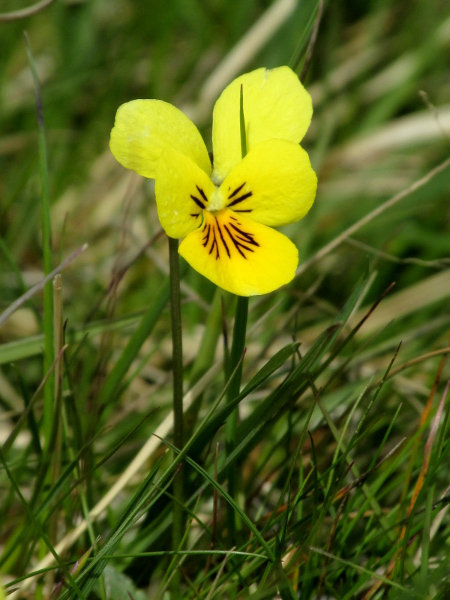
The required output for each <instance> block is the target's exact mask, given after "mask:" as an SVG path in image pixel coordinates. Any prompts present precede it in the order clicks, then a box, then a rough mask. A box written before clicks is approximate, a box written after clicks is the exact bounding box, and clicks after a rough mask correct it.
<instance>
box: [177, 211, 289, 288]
mask: <svg viewBox="0 0 450 600" xmlns="http://www.w3.org/2000/svg"><path fill="white" fill-rule="evenodd" d="M179 252H180V254H181V256H183V258H185V259H186V260H187V262H188V263H189V264H190V265H191V266H192V267H193V268H194V269H195V270H196V271H198V272H199V273H201V274H202V275H204V276H205V277H207V278H208V279H210V280H211V281H212V282H213V283H215V284H217V285H218V286H219V287H221V288H223V289H225V290H228V291H229V292H232V293H233V294H237V295H238V296H255V295H258V294H267V293H268V292H272V291H273V290H276V289H277V288H279V287H280V286H282V285H284V284H285V283H288V282H289V281H291V280H292V279H293V278H294V275H295V270H296V268H297V264H298V252H297V248H296V247H295V246H294V244H293V243H292V242H291V241H290V240H289V239H288V238H287V237H286V236H285V235H283V234H281V233H279V232H278V231H275V230H274V229H271V228H270V227H266V226H265V225H261V224H260V223H255V222H253V221H251V220H250V219H247V218H245V217H242V216H237V215H234V214H233V213H232V212H231V211H230V210H226V209H225V210H221V211H219V212H217V213H210V212H208V211H205V220H204V222H203V226H202V227H201V228H200V229H198V230H197V231H194V232H193V233H190V234H189V235H188V236H187V237H186V238H185V239H184V240H183V241H182V242H181V244H180V248H179Z"/></svg>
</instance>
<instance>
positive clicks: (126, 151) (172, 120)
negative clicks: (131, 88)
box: [109, 100, 211, 179]
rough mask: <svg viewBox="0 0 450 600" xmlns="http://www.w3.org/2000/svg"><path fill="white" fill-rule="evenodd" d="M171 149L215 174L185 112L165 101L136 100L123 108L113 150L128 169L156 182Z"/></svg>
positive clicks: (114, 136)
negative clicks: (164, 153) (163, 155)
mask: <svg viewBox="0 0 450 600" xmlns="http://www.w3.org/2000/svg"><path fill="white" fill-rule="evenodd" d="M167 146H173V147H174V148H176V149H177V150H178V151H179V152H181V153H182V154H185V155H186V156H188V157H189V158H190V159H191V160H193V161H194V162H195V163H196V164H197V165H198V166H199V167H200V168H201V169H203V170H204V171H205V173H207V174H208V175H209V174H210V173H211V162H210V160H209V155H208V151H207V149H206V146H205V143H204V141H203V139H202V136H201V135H200V132H199V131H198V129H197V127H196V126H195V125H194V124H193V123H192V121H191V120H190V119H188V117H186V115H185V114H183V113H182V112H181V110H178V108H175V106H172V105H171V104H168V103H167V102H163V101H161V100H132V101H131V102H127V103H126V104H122V106H120V107H119V110H118V111H117V114H116V121H115V124H114V128H113V130H112V131H111V140H110V144H109V147H110V148H111V152H112V153H113V154H114V156H115V158H116V159H117V160H118V161H119V162H120V163H121V164H122V165H123V166H124V167H126V168H127V169H131V170H132V171H136V173H139V175H143V176H144V177H149V178H151V179H153V178H154V177H155V173H156V165H157V162H158V158H159V156H160V154H161V152H162V151H163V150H164V148H166V147H167Z"/></svg>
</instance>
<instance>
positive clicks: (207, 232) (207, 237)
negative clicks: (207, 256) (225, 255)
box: [203, 225, 211, 248]
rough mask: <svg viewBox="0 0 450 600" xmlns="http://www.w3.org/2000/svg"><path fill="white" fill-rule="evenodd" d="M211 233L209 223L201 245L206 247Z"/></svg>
mask: <svg viewBox="0 0 450 600" xmlns="http://www.w3.org/2000/svg"><path fill="white" fill-rule="evenodd" d="M210 233H211V225H208V229H207V231H206V235H205V237H204V238H203V246H204V247H205V248H206V246H207V245H208V242H209V234H210Z"/></svg>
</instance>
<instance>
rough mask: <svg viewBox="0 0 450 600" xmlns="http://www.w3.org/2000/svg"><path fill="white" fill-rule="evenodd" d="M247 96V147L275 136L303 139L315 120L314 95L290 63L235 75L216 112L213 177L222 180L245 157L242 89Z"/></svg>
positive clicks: (218, 102) (245, 113) (217, 104)
mask: <svg viewBox="0 0 450 600" xmlns="http://www.w3.org/2000/svg"><path fill="white" fill-rule="evenodd" d="M241 85H242V89H243V96H244V117H245V130H246V135H247V150H248V151H250V150H251V149H252V148H253V147H254V146H255V145H256V144H259V143H260V142H262V141H264V140H268V139H272V138H276V139H284V140H289V141H291V142H295V143H297V144H298V143H299V142H300V140H301V139H302V138H303V136H304V135H305V133H306V130H307V129H308V127H309V124H310V123H311V117H312V101H311V96H310V95H309V94H308V92H307V91H306V90H305V88H304V87H303V85H302V84H301V83H300V81H299V79H298V77H297V75H296V74H295V73H294V72H293V71H292V70H291V69H290V68H289V67H278V68H277V69H272V70H270V71H269V70H266V69H264V68H262V69H257V70H256V71H252V72H251V73H247V74H245V75H242V76H241V77H238V78H237V79H235V80H234V81H233V82H232V83H230V85H229V86H228V87H227V88H225V90H224V91H223V92H222V95H221V96H220V98H219V99H218V100H217V102H216V105H215V107H214V115H213V149H214V172H213V177H212V178H213V181H214V183H216V184H220V183H222V181H223V180H224V179H225V177H226V176H227V175H228V173H229V172H230V171H231V169H232V168H233V167H234V166H235V165H237V164H238V162H239V161H240V160H241V134H240V124H239V123H240V120H239V114H240V108H239V107H240V89H241Z"/></svg>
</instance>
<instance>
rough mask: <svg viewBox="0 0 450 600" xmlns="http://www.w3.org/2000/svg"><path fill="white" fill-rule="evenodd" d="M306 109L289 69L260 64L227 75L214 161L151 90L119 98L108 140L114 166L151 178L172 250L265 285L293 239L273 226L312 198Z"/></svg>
mask: <svg viewBox="0 0 450 600" xmlns="http://www.w3.org/2000/svg"><path fill="white" fill-rule="evenodd" d="M241 87H242V92H243V112H244V118H245V136H246V145H247V155H246V156H245V157H244V158H242V156H241V131H240V97H241V96H240V95H241ZM311 117H312V103H311V98H310V96H309V94H308V92H306V90H305V89H304V87H303V86H302V84H301V83H300V81H299V80H298V77H297V76H296V75H295V73H294V72H293V71H292V70H291V69H289V68H288V67H279V68H276V69H273V70H266V69H264V68H261V69H257V70H256V71H253V72H251V73H247V74H245V75H242V76H241V77H238V78H237V79H235V80H234V81H233V82H232V83H231V84H230V85H229V86H228V87H227V88H226V89H225V90H224V91H223V92H222V94H221V96H220V97H219V99H218V100H217V102H216V104H215V107H214V113H213V135H212V137H213V156H214V165H213V166H211V161H210V158H209V154H208V151H207V149H206V146H205V143H204V142H203V139H202V137H201V135H200V133H199V131H198V129H197V128H196V127H195V125H194V124H193V123H192V122H191V121H190V120H189V119H188V117H186V116H185V115H184V114H183V113H182V112H181V111H180V110H178V109H177V108H175V107H174V106H172V105H171V104H168V103H166V102H162V101H160V100H133V101H131V102H128V103H126V104H123V105H122V106H121V107H120V108H119V110H118V111H117V115H116V121H115V125H114V128H113V130H112V132H111V142H110V148H111V151H112V153H113V155H114V156H115V157H116V159H117V160H118V161H119V162H120V163H121V164H122V165H123V166H125V167H126V168H128V169H132V170H133V171H136V172H137V173H139V174H140V175H143V176H144V177H149V178H151V179H155V196H156V204H157V209H158V216H159V219H160V221H161V225H162V227H163V229H164V230H165V232H166V233H167V235H168V236H170V237H173V238H184V240H183V241H182V242H181V244H180V246H179V252H180V254H181V256H183V257H184V258H185V259H186V261H187V262H188V263H189V264H190V265H191V266H192V267H193V268H194V269H196V270H197V271H199V272H200V273H201V274H202V275H204V276H205V277H207V278H208V279H210V280H211V281H213V282H214V283H215V284H217V285H218V286H220V287H222V288H223V289H225V290H228V291H230V292H233V293H235V294H237V295H240V296H252V295H256V294H265V293H268V292H271V291H273V290H275V289H277V288H278V287H280V286H281V285H284V284H286V283H288V282H289V281H291V280H292V279H293V277H294V275H295V270H296V268H297V264H298V252H297V248H296V247H295V245H294V244H293V243H292V242H291V241H290V240H289V239H288V238H287V237H286V236H285V235H283V234H281V233H280V232H278V231H276V230H275V229H272V227H279V226H282V225H286V224H288V223H294V222H296V221H298V220H300V219H301V218H303V217H304V216H305V214H306V213H307V212H308V210H309V209H310V208H311V205H312V203H313V201H314V197H315V193H316V186H317V178H316V175H315V173H314V171H313V170H312V168H311V165H310V162H309V158H308V155H307V154H306V152H305V151H304V150H303V149H302V148H301V147H300V146H299V142H300V141H301V139H302V138H303V136H304V134H305V132H306V130H307V129H308V126H309V124H310V122H311Z"/></svg>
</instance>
